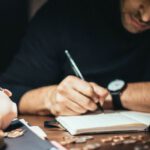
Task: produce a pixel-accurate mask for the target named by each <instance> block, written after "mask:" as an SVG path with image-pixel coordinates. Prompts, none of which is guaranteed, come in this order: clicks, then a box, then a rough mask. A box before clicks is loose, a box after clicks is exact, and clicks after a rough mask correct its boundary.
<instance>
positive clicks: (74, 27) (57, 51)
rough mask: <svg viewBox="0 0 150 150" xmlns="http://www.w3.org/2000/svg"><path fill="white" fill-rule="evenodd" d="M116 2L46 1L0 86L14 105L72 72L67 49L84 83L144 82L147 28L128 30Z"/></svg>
mask: <svg viewBox="0 0 150 150" xmlns="http://www.w3.org/2000/svg"><path fill="white" fill-rule="evenodd" d="M119 7H120V4H119V0H105V1H100V0H61V1H56V0H50V1H49V2H48V3H47V4H46V5H45V6H44V7H43V8H42V9H41V10H40V11H39V12H38V13H37V14H36V16H35V17H34V19H33V20H32V21H31V23H30V27H29V29H28V32H27V34H26V36H25V37H24V39H23V41H22V44H21V48H20V51H19V53H18V54H17V56H16V57H15V59H14V61H13V62H12V64H11V65H10V67H9V68H8V70H7V71H6V72H5V73H4V74H3V75H2V76H1V77H0V81H1V82H0V84H1V86H3V87H5V88H9V89H10V90H11V91H12V92H13V100H14V101H15V102H16V103H18V102H19V99H20V97H21V96H22V94H24V93H25V92H26V91H28V90H30V89H34V88H38V87H42V86H47V85H53V84H58V83H59V82H60V81H61V80H63V79H64V78H65V77H66V76H67V75H69V74H73V72H72V70H71V67H70V65H69V63H68V61H67V59H66V57H65V54H64V50H65V49H68V50H69V51H70V53H71V55H72V57H73V58H74V60H75V62H76V63H77V65H78V67H79V68H80V70H81V72H82V74H83V76H84V77H85V79H86V80H87V81H93V82H96V83H98V84H100V85H101V86H104V87H106V85H107V84H108V82H110V81H111V80H114V79H116V78H121V79H123V80H125V81H126V82H141V81H150V67H149V66H150V42H149V40H150V32H149V31H146V32H143V33H141V34H137V35H136V34H131V33H128V32H127V31H126V30H125V29H124V28H123V26H122V24H121V19H120V8H119Z"/></svg>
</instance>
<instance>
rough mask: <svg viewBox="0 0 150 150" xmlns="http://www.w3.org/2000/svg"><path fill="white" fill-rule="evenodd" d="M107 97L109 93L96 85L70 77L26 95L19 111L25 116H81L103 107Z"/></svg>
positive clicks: (22, 99) (21, 101)
mask: <svg viewBox="0 0 150 150" xmlns="http://www.w3.org/2000/svg"><path fill="white" fill-rule="evenodd" d="M107 95H108V91H107V90H106V89H104V88H102V87H100V86H99V85H97V84H96V83H90V82H87V81H84V80H81V79H79V78H77V77H75V76H68V77H66V78H65V79H64V80H63V81H62V82H61V83H60V84H58V85H51V86H45V87H41V88H38V89H34V90H31V91H29V92H27V93H25V94H24V95H23V96H22V98H21V100H20V104H19V110H20V112H21V113H23V114H25V113H26V114H38V115H47V114H53V115H55V116H58V115H79V114H84V113H86V112H88V111H95V110H96V109H97V104H98V103H100V104H101V105H102V104H103V102H104V99H105V98H106V97H107ZM35 106H36V107H35Z"/></svg>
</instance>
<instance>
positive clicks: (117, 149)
mask: <svg viewBox="0 0 150 150" xmlns="http://www.w3.org/2000/svg"><path fill="white" fill-rule="evenodd" d="M20 118H23V119H25V120H26V121H27V122H29V124H31V125H36V126H39V127H41V128H42V129H43V130H44V131H45V132H46V134H47V135H48V139H49V140H55V141H58V142H62V141H63V140H64V137H70V138H71V137H72V136H71V135H70V134H69V133H68V132H66V131H62V130H59V129H57V128H56V129H49V128H44V125H43V122H44V121H46V120H49V119H50V118H49V117H40V116H20ZM118 135H127V134H96V135H93V137H94V139H92V140H88V141H87V142H85V143H81V144H68V145H65V147H66V148H67V149H69V150H70V149H72V150H73V148H74V150H82V148H83V147H84V146H85V145H87V144H89V143H100V144H101V148H99V149H102V150H150V141H149V142H147V143H146V144H144V141H148V139H150V133H144V132H141V133H130V134H128V135H131V136H133V137H139V135H142V137H143V139H141V140H139V141H137V142H136V143H133V144H123V143H122V144H118V145H115V146H112V145H111V144H112V142H105V143H103V142H102V140H103V139H106V138H108V137H114V136H118ZM82 136H83V135H82ZM77 137H81V136H77ZM139 144H140V145H142V149H138V148H136V146H137V145H139ZM75 148H77V149H75ZM144 148H145V149H144Z"/></svg>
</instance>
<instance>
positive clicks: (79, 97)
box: [46, 51, 108, 116]
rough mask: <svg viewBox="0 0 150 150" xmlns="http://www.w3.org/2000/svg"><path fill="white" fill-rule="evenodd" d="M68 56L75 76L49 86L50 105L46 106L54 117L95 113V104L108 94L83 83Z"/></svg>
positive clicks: (93, 84)
mask: <svg viewBox="0 0 150 150" xmlns="http://www.w3.org/2000/svg"><path fill="white" fill-rule="evenodd" d="M66 53H67V51H66ZM67 54H69V53H67ZM68 56H69V61H70V63H71V66H72V69H73V70H74V72H75V74H76V76H73V75H70V76H67V77H66V78H65V79H63V80H62V81H61V82H60V83H59V84H58V85H54V86H51V89H49V90H50V91H51V92H50V93H48V94H47V97H48V99H49V101H50V103H49V104H48V105H46V106H47V107H48V108H50V111H51V113H52V114H53V115H55V116H58V115H81V114H84V113H86V112H88V111H91V112H92V111H95V110H97V108H98V105H97V102H98V101H101V100H102V98H103V99H104V98H105V96H106V95H107V93H108V92H107V90H105V89H104V88H101V87H100V86H98V85H97V84H96V83H90V82H87V81H85V80H84V77H83V76H82V74H81V72H80V70H79V69H78V67H77V66H76V64H75V62H74V61H73V59H72V58H71V56H70V55H68ZM68 56H67V57H68ZM70 58H71V59H70Z"/></svg>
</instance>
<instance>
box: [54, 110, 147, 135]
mask: <svg viewBox="0 0 150 150" xmlns="http://www.w3.org/2000/svg"><path fill="white" fill-rule="evenodd" d="M56 120H57V121H58V122H59V123H60V124H61V125H62V126H63V127H64V128H65V129H66V130H68V131H69V132H70V134H72V135H76V134H83V133H95V132H96V133H98V132H99V133H104V132H114V131H117V132H119V131H144V130H145V129H147V128H148V127H149V125H150V113H140V112H134V111H119V112H111V113H110V112H109V113H105V114H103V113H98V114H88V115H81V116H60V117H57V118H56Z"/></svg>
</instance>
